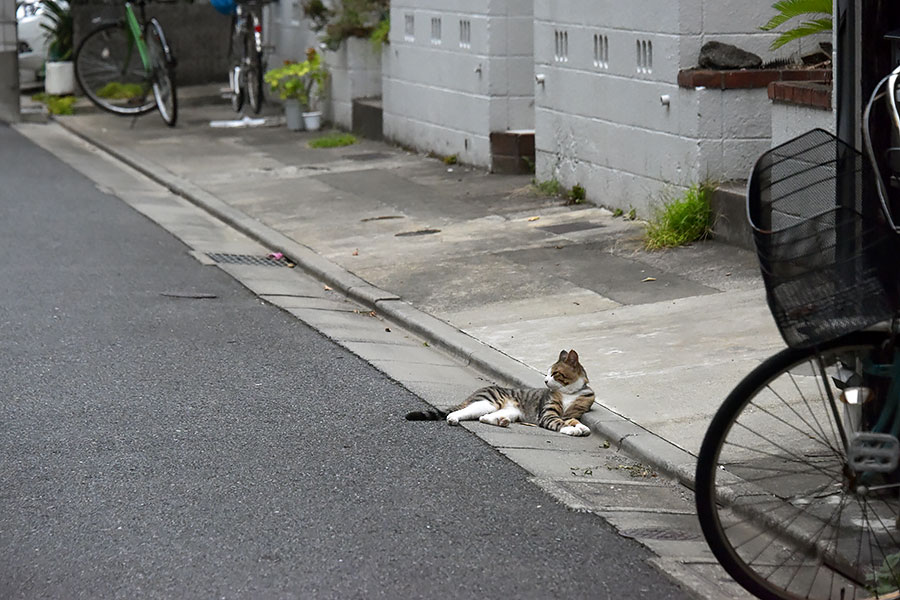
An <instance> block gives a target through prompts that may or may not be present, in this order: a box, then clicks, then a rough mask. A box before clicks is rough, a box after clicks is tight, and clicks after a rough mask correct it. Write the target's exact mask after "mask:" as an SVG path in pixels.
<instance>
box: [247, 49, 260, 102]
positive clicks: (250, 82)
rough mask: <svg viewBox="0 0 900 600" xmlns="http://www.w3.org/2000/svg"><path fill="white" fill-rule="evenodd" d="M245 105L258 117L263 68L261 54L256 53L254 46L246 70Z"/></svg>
mask: <svg viewBox="0 0 900 600" xmlns="http://www.w3.org/2000/svg"><path fill="white" fill-rule="evenodd" d="M246 85H247V104H248V105H249V106H250V110H252V111H253V114H254V115H258V114H259V111H260V110H261V109H262V103H263V66H262V53H261V52H257V51H256V48H255V44H254V48H253V49H252V53H251V54H250V68H249V69H248V70H247V79H246Z"/></svg>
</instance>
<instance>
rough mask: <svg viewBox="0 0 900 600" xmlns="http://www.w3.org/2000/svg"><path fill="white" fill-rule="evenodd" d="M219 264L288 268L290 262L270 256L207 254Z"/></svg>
mask: <svg viewBox="0 0 900 600" xmlns="http://www.w3.org/2000/svg"><path fill="white" fill-rule="evenodd" d="M207 256H208V257H210V258H211V259H212V260H214V261H215V262H217V263H220V264H226V265H255V266H258V267H286V266H288V264H290V261H289V260H287V259H286V258H282V259H280V260H278V259H275V258H269V257H268V256H256V255H253V254H224V253H212V254H209V253H207Z"/></svg>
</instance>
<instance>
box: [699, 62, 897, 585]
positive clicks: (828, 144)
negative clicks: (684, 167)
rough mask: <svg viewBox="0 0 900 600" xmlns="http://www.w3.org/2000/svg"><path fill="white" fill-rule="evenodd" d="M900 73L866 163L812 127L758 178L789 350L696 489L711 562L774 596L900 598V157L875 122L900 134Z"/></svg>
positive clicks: (771, 300) (770, 363) (772, 364)
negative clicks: (890, 172) (893, 177)
mask: <svg viewBox="0 0 900 600" xmlns="http://www.w3.org/2000/svg"><path fill="white" fill-rule="evenodd" d="M898 78H900V67H898V68H897V69H896V70H895V71H893V72H892V73H891V74H890V75H888V76H887V77H885V78H884V79H882V81H881V82H880V83H879V84H878V86H876V88H875V91H874V92H873V94H872V96H871V98H870V99H869V102H868V104H867V106H866V109H865V113H864V118H863V126H864V127H863V129H864V131H863V134H864V141H865V148H864V149H865V152H866V156H865V157H864V156H863V155H862V154H861V153H860V152H858V151H857V150H855V149H854V148H852V147H851V146H849V145H847V144H845V143H843V142H842V141H840V140H838V139H837V138H835V137H834V136H833V135H831V134H830V133H828V132H825V131H823V130H821V129H818V130H813V131H811V132H808V133H807V134H804V135H802V136H800V137H799V138H796V139H794V140H792V141H790V142H787V143H786V144H783V145H781V146H778V147H776V148H773V149H772V150H770V151H768V152H766V153H765V154H763V156H762V157H761V158H760V159H759V161H758V162H757V164H756V166H755V167H754V170H753V173H752V175H751V177H750V181H749V182H748V189H747V206H748V217H749V219H750V223H751V225H752V227H753V233H754V240H755V242H756V247H757V252H758V255H759V259H760V266H761V271H762V275H763V281H764V284H765V287H766V296H767V301H768V304H769V307H770V309H771V310H772V314H773V316H774V318H775V321H776V324H777V325H778V328H779V330H780V332H781V334H782V337H783V338H784V339H785V341H786V343H787V344H788V346H789V347H788V348H787V349H785V350H783V351H781V352H779V353H777V354H775V355H774V356H772V357H771V358H769V359H768V360H766V361H764V362H763V363H761V364H760V365H759V366H758V367H756V368H755V369H754V370H753V371H751V372H750V373H749V374H748V375H747V376H746V377H745V378H744V379H743V380H742V381H741V382H740V383H739V384H738V385H737V387H736V388H735V389H734V390H733V391H732V392H731V393H730V394H729V396H728V397H727V398H726V399H725V401H724V402H723V404H722V406H721V407H720V408H719V410H718V412H717V413H716V415H715V416H714V418H713V420H712V422H711V423H710V426H709V429H708V430H707V433H706V435H705V437H704V439H703V442H702V445H701V448H700V452H699V454H698V458H697V471H696V480H695V481H696V487H695V494H696V507H697V513H698V516H699V518H700V524H701V527H702V529H703V533H704V536H705V538H706V540H707V542H708V544H709V546H710V549H711V550H712V551H713V554H714V555H715V556H716V558H717V559H718V561H719V562H720V563H721V564H722V566H723V567H724V568H725V569H726V570H727V571H728V573H729V574H730V575H731V576H732V577H733V578H734V579H735V580H736V581H737V582H738V583H740V584H741V585H742V586H743V587H745V588H746V589H747V590H748V591H750V592H752V593H753V594H754V595H756V596H758V597H760V598H764V599H784V598H791V599H796V598H841V599H846V600H850V599H854V598H900V469H898V461H900V442H898V437H900V336H898V323H900V321H898V316H900V270H898V268H897V267H896V266H895V265H896V263H897V257H898V256H900V253H898V251H900V241H898V240H900V236H898V232H900V229H898V227H897V226H895V224H894V214H895V210H896V208H897V206H895V205H894V204H893V201H894V199H893V198H892V197H891V192H890V190H889V186H888V185H887V184H886V183H885V180H884V178H883V177H882V173H883V172H887V171H886V170H885V169H886V167H887V164H888V163H889V162H890V160H891V156H892V154H893V153H895V152H898V151H900V148H892V147H890V139H889V137H890V136H884V135H883V133H884V132H883V131H880V132H878V133H879V134H880V135H881V142H882V146H883V145H885V144H887V146H888V147H887V149H886V150H885V151H884V154H883V155H882V154H881V153H878V152H876V151H875V149H874V148H875V143H874V142H873V137H872V132H871V127H870V121H871V120H872V116H873V114H874V113H873V110H887V111H888V113H889V115H890V118H889V122H890V123H891V124H892V126H893V127H892V128H893V131H894V132H895V134H894V135H895V137H894V140H896V139H900V113H898V110H897V93H898V88H897V83H898ZM883 87H886V90H885V91H881V88H883ZM882 98H884V99H885V100H886V101H885V102H884V103H880V102H879V101H880V100H881V99H882ZM879 107H880V108H879ZM864 159H865V160H864Z"/></svg>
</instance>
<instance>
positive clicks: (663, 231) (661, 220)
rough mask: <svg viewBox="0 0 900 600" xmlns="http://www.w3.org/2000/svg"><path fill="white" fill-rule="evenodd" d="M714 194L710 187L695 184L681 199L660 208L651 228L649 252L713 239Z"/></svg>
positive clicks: (674, 199)
mask: <svg viewBox="0 0 900 600" xmlns="http://www.w3.org/2000/svg"><path fill="white" fill-rule="evenodd" d="M712 190H713V187H712V186H711V185H709V184H706V183H703V184H694V185H692V186H691V187H689V188H688V189H687V190H685V192H684V193H683V194H682V195H681V196H679V197H677V198H673V199H670V200H668V201H664V202H663V205H662V207H659V208H656V209H655V210H654V211H653V217H652V218H651V219H650V222H649V223H648V224H647V237H646V241H645V244H646V246H647V248H648V249H649V250H657V249H660V248H673V247H676V246H683V245H684V244H689V243H691V242H695V241H697V240H702V239H706V238H707V237H709V233H710V230H711V228H712V210H711V209H710V205H709V197H710V194H711V193H712Z"/></svg>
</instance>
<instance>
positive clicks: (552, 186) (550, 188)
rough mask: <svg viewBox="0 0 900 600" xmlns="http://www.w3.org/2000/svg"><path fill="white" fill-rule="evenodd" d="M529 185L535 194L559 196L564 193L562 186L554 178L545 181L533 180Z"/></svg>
mask: <svg viewBox="0 0 900 600" xmlns="http://www.w3.org/2000/svg"><path fill="white" fill-rule="evenodd" d="M531 185H532V187H533V188H534V190H535V191H536V192H537V193H539V194H542V195H544V196H559V195H561V194H562V192H563V191H564V188H563V186H562V184H560V183H559V180H558V179H556V178H553V179H548V180H546V181H537V180H534V181H532V184H531Z"/></svg>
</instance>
